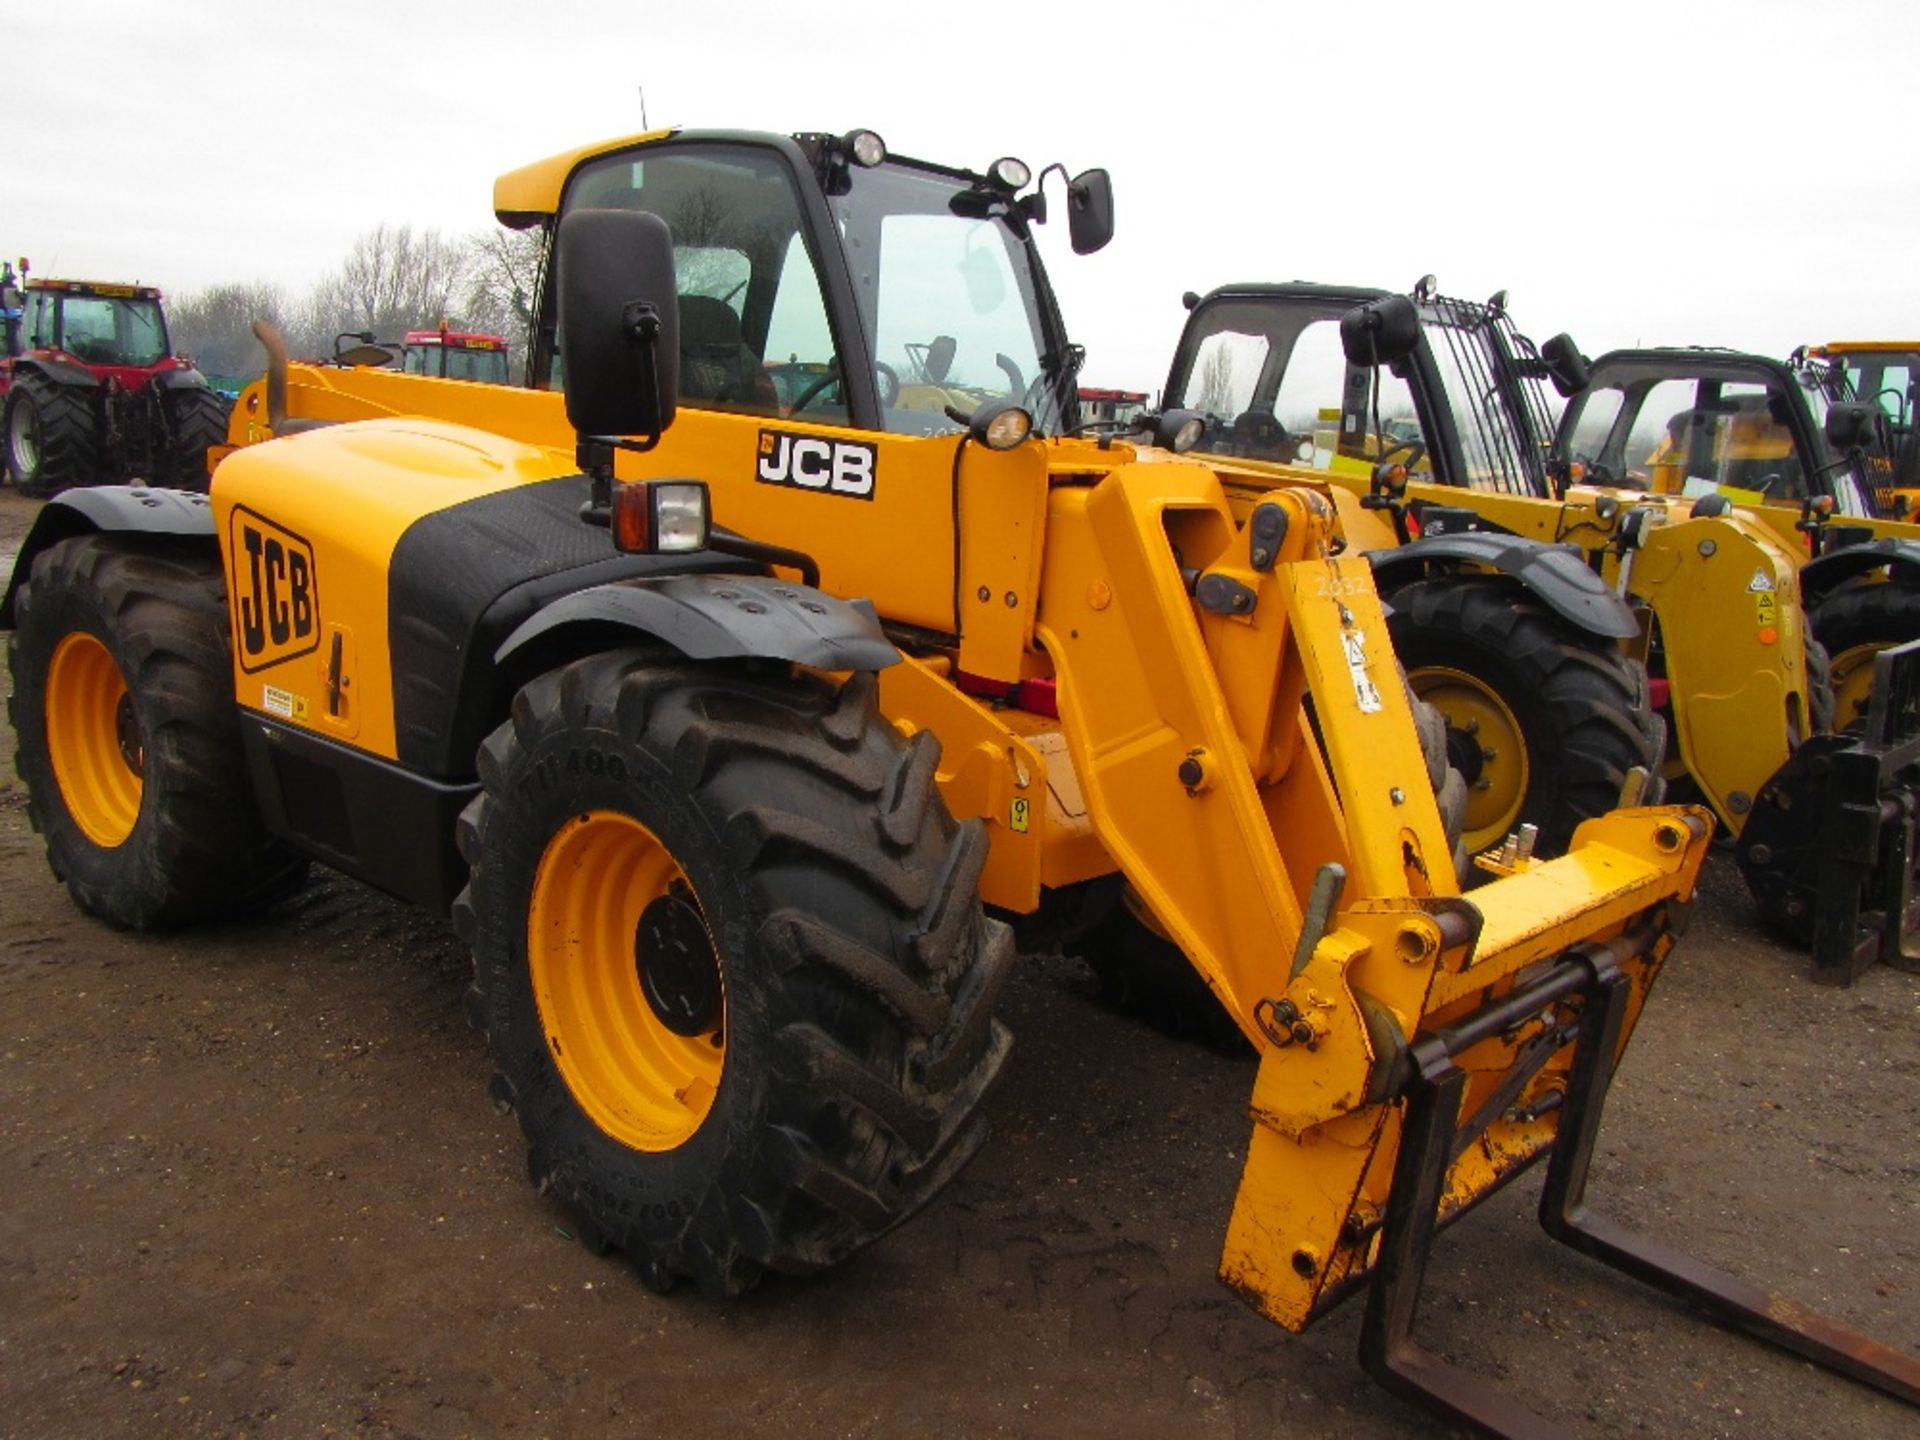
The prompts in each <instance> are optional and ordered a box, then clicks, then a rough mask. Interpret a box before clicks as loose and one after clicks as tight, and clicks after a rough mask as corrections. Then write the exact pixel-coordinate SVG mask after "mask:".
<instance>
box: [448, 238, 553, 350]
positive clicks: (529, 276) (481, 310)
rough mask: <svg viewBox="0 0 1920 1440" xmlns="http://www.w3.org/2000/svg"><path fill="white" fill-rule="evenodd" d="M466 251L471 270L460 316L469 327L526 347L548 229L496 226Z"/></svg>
mask: <svg viewBox="0 0 1920 1440" xmlns="http://www.w3.org/2000/svg"><path fill="white" fill-rule="evenodd" d="M467 249H468V252H469V270H468V280H467V291H466V304H465V309H464V310H463V312H462V315H463V318H464V319H465V321H466V323H467V326H468V327H469V328H470V329H474V330H480V331H485V332H487V333H489V334H493V335H504V336H505V337H506V338H507V340H508V342H509V343H510V344H512V345H513V346H515V347H516V348H517V347H520V346H524V345H525V343H526V339H527V336H528V334H529V333H530V332H531V330H532V328H533V305H534V296H535V294H536V292H537V291H538V289H539V283H540V265H541V261H542V258H543V256H544V254H545V250H546V231H545V230H543V229H538V228H536V229H532V230H508V229H506V228H504V227H496V228H494V229H492V230H483V231H480V232H479V233H478V234H475V235H472V236H470V237H468V240H467Z"/></svg>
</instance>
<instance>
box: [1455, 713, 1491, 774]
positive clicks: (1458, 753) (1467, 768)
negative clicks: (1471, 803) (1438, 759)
mask: <svg viewBox="0 0 1920 1440" xmlns="http://www.w3.org/2000/svg"><path fill="white" fill-rule="evenodd" d="M1447 764H1448V765H1450V766H1452V767H1453V768H1454V769H1455V770H1458V771H1459V772H1460V778H1461V779H1462V780H1464V781H1466V782H1467V784H1469V785H1471V784H1473V782H1474V781H1476V780H1478V779H1479V778H1480V772H1481V771H1482V770H1484V769H1486V766H1487V757H1486V756H1485V755H1483V754H1482V753H1481V751H1480V742H1479V741H1478V740H1477V739H1475V738H1474V737H1473V736H1472V735H1471V734H1469V733H1468V732H1467V731H1465V730H1462V729H1460V728H1459V727H1458V726H1455V725H1452V724H1449V725H1448V726H1447Z"/></svg>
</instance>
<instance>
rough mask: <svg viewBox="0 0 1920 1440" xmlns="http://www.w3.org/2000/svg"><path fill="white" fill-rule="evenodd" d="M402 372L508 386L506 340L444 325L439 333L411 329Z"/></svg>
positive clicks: (402, 351) (403, 351)
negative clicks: (448, 327) (452, 328)
mask: <svg viewBox="0 0 1920 1440" xmlns="http://www.w3.org/2000/svg"><path fill="white" fill-rule="evenodd" d="M400 369H401V371H402V372H403V373H404V374H407V375H431V376H433V377H435V378H436V379H440V380H475V381H479V382H480V383H482V384H485V385H505V384H507V383H508V380H507V342H506V337H504V336H501V335H482V334H477V333H475V332H473V331H467V330H449V329H447V328H446V327H445V326H444V325H443V326H441V327H440V328H439V329H438V330H409V331H408V332H407V335H406V339H405V340H404V341H402V342H401V346H400Z"/></svg>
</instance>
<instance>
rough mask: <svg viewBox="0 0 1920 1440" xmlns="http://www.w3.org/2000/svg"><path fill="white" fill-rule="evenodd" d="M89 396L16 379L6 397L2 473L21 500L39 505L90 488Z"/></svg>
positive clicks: (94, 433)
mask: <svg viewBox="0 0 1920 1440" xmlns="http://www.w3.org/2000/svg"><path fill="white" fill-rule="evenodd" d="M90 399H91V396H90V393H89V392H87V391H84V390H81V389H77V388H74V387H71V386H66V385H56V384H54V383H53V382H52V381H51V380H48V379H46V378H45V377H43V376H40V375H33V374H27V375H22V376H21V377H20V378H19V379H18V380H17V381H15V382H14V386H13V389H12V391H11V392H10V393H9V394H8V396H7V409H6V448H7V470H8V472H9V473H10V474H11V475H12V476H13V483H14V485H15V486H16V487H18V489H19V491H20V493H21V494H22V495H28V496H31V497H32V498H33V499H35V500H45V499H48V498H49V497H51V496H53V495H57V494H58V493H59V492H60V491H62V490H70V489H72V488H73V487H74V486H75V485H91V484H93V483H94V482H95V481H96V480H97V479H98V478H99V475H98V472H99V468H100V434H99V429H98V427H97V426H96V425H95V424H94V416H93V406H92V405H91V404H90V403H89V402H90Z"/></svg>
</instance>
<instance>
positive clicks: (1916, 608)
mask: <svg viewBox="0 0 1920 1440" xmlns="http://www.w3.org/2000/svg"><path fill="white" fill-rule="evenodd" d="M1809 621H1810V623H1811V626H1812V629H1813V633H1814V636H1815V638H1817V639H1818V640H1819V641H1820V643H1821V644H1822V645H1824V646H1826V647H1827V654H1828V656H1829V657H1830V659H1831V663H1832V673H1833V700H1834V715H1833V726H1834V729H1835V730H1846V729H1848V728H1849V727H1851V726H1853V725H1857V724H1858V723H1859V722H1860V721H1861V720H1863V719H1864V718H1865V717H1866V713H1867V697H1868V696H1869V695H1871V694H1872V693H1873V658H1874V656H1876V655H1878V654H1879V653H1880V652H1881V651H1882V650H1885V649H1887V648H1889V647H1890V646H1894V645H1904V644H1906V642H1907V641H1909V640H1920V588H1916V587H1914V586H1912V585H1903V584H1901V583H1899V582H1898V581H1884V582H1882V581H1879V580H1864V581H1856V582H1855V583H1853V584H1850V585H1844V586H1842V587H1841V588H1840V589H1838V590H1835V591H1834V592H1833V593H1832V594H1830V595H1828V596H1827V597H1826V598H1825V599H1823V600H1821V601H1820V603H1819V604H1817V605H1815V606H1814V607H1813V611H1812V614H1811V615H1810V616H1809Z"/></svg>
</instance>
